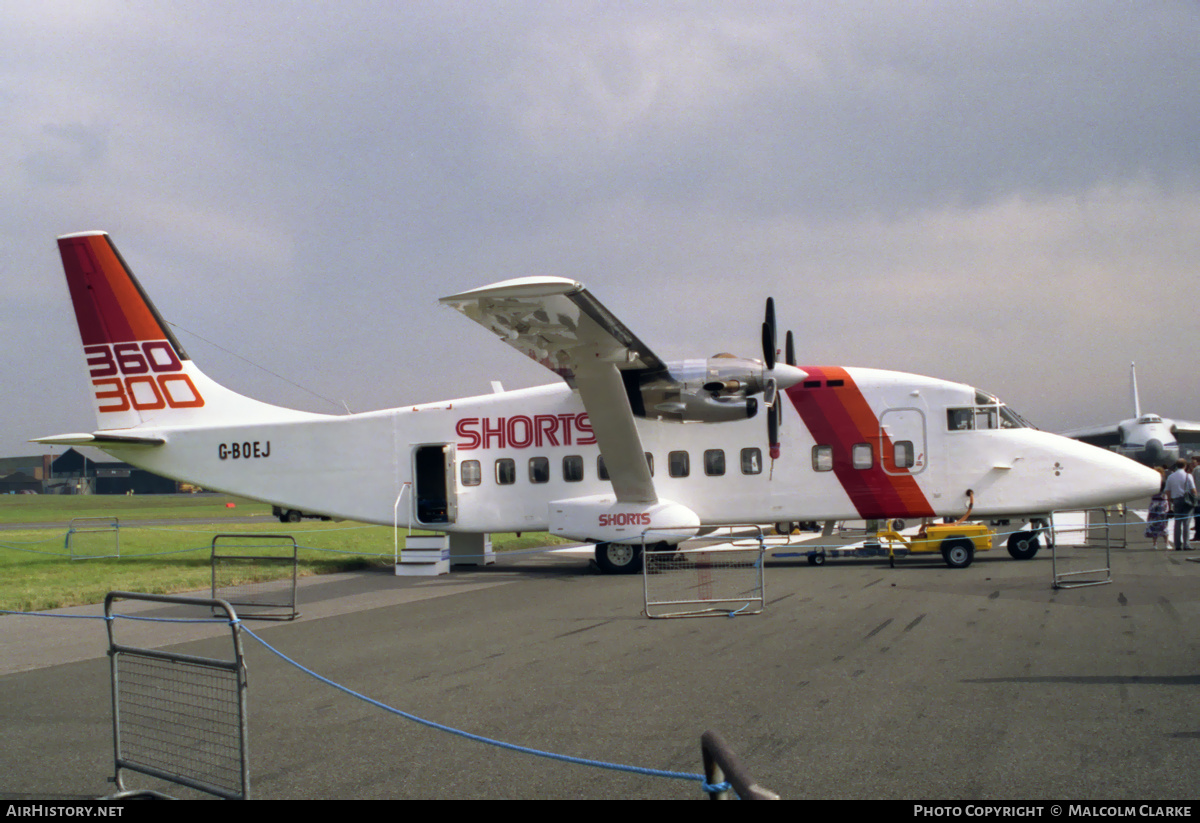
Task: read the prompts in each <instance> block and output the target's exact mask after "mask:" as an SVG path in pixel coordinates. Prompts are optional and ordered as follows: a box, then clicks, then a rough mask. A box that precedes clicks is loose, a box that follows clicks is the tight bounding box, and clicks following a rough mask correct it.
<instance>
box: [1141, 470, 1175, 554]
mask: <svg viewBox="0 0 1200 823" xmlns="http://www.w3.org/2000/svg"><path fill="white" fill-rule="evenodd" d="M1156 471H1157V472H1158V474H1159V477H1160V478H1161V482H1160V483H1159V485H1158V494H1156V495H1154V496H1153V497H1151V498H1150V511H1148V512H1147V513H1146V537H1149V538H1150V539H1152V540H1153V541H1154V548H1156V549H1157V548H1158V538H1160V537H1161V538H1162V539H1163V543H1164V544H1165V548H1166V549H1168V550H1170V548H1171V538H1169V537H1167V521H1169V520H1170V519H1171V515H1170V511H1171V501H1169V500H1168V499H1167V473H1166V472H1165V471H1164V470H1163V468H1162V466H1158V467H1157V468H1156Z"/></svg>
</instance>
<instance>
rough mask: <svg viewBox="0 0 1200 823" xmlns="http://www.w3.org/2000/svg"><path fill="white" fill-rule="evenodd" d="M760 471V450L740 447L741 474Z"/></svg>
mask: <svg viewBox="0 0 1200 823" xmlns="http://www.w3.org/2000/svg"><path fill="white" fill-rule="evenodd" d="M761 473H762V450H761V449H742V474H761Z"/></svg>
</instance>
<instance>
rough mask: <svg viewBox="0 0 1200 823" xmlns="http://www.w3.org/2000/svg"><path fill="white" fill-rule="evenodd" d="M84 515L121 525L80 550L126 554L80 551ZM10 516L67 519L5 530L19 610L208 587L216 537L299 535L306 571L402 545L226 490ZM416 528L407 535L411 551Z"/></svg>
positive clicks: (13, 507) (34, 498)
mask: <svg viewBox="0 0 1200 823" xmlns="http://www.w3.org/2000/svg"><path fill="white" fill-rule="evenodd" d="M227 504H233V506H232V507H229V506H228V505H227ZM82 517H116V518H118V519H119V521H120V529H119V532H118V533H117V534H116V535H114V534H113V533H111V532H108V533H94V534H85V533H82V532H76V533H75V534H73V535H72V542H73V544H74V549H75V553H76V554H77V555H78V554H80V553H87V554H96V555H100V554H112V553H114V551H115V549H116V541H117V540H119V544H120V557H119V558H115V557H88V558H86V559H75V560H73V559H72V558H71V552H69V551H68V549H67V545H66V543H67V540H66V538H67V533H68V530H69V528H70V523H71V520H72V519H74V518H82ZM245 517H256V518H258V519H259V520H258V521H256V522H252V523H243V522H230V523H229V524H228V525H225V524H222V523H220V522H214V523H212V524H204V525H179V524H172V525H157V524H155V525H151V524H147V523H145V522H139V521H147V520H168V521H169V520H186V519H197V518H206V519H212V520H214V521H220V520H225V519H232V518H245ZM0 523H3V524H21V523H29V524H35V523H37V524H42V523H54V524H61V527H59V526H55V527H51V528H28V529H21V528H15V529H11V530H9V529H6V530H3V531H0V609H7V610H11V611H40V610H44V609H55V608H62V607H65V606H76V605H81V604H85V603H99V602H101V601H103V599H104V595H105V594H107V593H108V592H109V591H137V592H147V593H152V594H170V593H172V592H182V591H198V590H201V589H205V588H207V587H208V586H210V585H211V581H212V577H211V563H210V547H211V545H212V539H213V536H214V535H216V534H246V535H253V534H260V535H261V534H289V535H293V536H294V537H295V539H296V543H297V545H298V546H299V547H300V552H299V557H300V571H299V573H300V574H301V575H312V574H329V573H332V572H339V571H350V570H353V569H361V568H366V567H368V566H371V565H379V566H390V565H391V563H392V559H393V557H394V546H395V542H394V541H395V537H394V535H393V531H392V529H391V528H388V527H386V526H369V525H366V524H362V523H354V522H349V521H347V522H342V523H335V522H325V521H317V520H305V521H303V522H301V523H288V524H283V523H280V522H279V521H278V520H277V519H276V518H274V517H272V516H271V507H270V506H268V505H266V504H263V503H256V502H253V501H249V500H243V499H241V498H235V497H227V496H223V495H187V496H174V495H145V496H141V497H126V496H118V495H80V496H59V495H3V496H0ZM406 533H407V531H406V530H401V532H400V535H399V542H400V547H401V548H403V547H404V535H405V534H406ZM557 542H561V541H559V540H558V539H557V538H553V537H551V536H549V535H547V534H546V533H544V532H542V533H535V534H529V533H525V534H522V536H521V537H519V538H518V537H517V536H516V535H512V534H496V535H492V546H493V548H494V549H495V550H496V551H498V552H499V551H514V550H520V549H528V548H536V547H539V546H545V545H549V544H553V543H557ZM253 574H254V575H255V576H253V577H247V578H245V579H239V580H237V581H233V582H252V581H256V580H259V579H264V577H263V575H269V574H270V572H267V571H265V570H262V569H260V570H258V571H256V572H253ZM287 574H290V569H289V570H288V571H287ZM277 576H283V575H282V574H278V573H277Z"/></svg>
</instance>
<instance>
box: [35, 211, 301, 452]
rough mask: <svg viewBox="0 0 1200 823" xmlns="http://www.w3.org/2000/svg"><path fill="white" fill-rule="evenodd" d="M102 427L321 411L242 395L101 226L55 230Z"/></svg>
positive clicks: (247, 420)
mask: <svg viewBox="0 0 1200 823" xmlns="http://www.w3.org/2000/svg"><path fill="white" fill-rule="evenodd" d="M58 247H59V252H60V253H61V255H62V261H63V269H64V271H65V273H66V277H67V288H68V290H69V291H70V293H71V302H72V304H73V305H74V307H75V318H76V320H77V321H78V323H79V337H80V339H81V341H82V343H83V352H84V357H85V358H86V360H87V367H88V376H89V382H90V385H91V391H92V396H93V402H94V404H95V411H96V420H97V424H98V427H99V429H100V430H101V431H109V430H113V429H133V428H138V427H158V426H165V427H171V426H190V425H208V424H213V423H217V424H220V423H230V422H235V421H236V422H239V423H251V422H256V421H258V420H264V421H265V420H279V419H281V417H282V418H283V419H294V418H297V417H305V418H308V417H319V416H322V415H313V414H309V413H307V412H297V411H292V410H290V409H282V408H279V407H277V406H271V405H269V404H266V403H261V402H259V401H257V400H252V399H250V398H248V397H244V396H242V395H240V394H237V393H236V392H233V391H230V390H229V389H226V388H224V387H223V386H221V385H219V384H217V383H215V382H214V381H212V380H211V379H209V378H208V377H206V376H205V375H204V374H203V373H202V372H201V371H200V370H199V369H197V368H196V366H195V364H193V363H192V361H191V359H190V358H189V357H188V355H187V353H186V352H185V351H184V349H183V346H181V345H180V343H179V341H178V340H177V339H176V337H175V335H174V333H173V332H172V331H171V329H170V327H169V326H168V325H167V323H166V322H165V321H164V320H163V318H162V316H161V315H160V314H159V313H158V310H157V309H156V308H155V307H154V304H153V303H152V302H151V301H150V298H149V297H147V296H146V293H145V291H144V290H143V289H142V287H141V285H140V284H139V283H138V281H137V279H136V278H135V277H134V276H133V273H132V272H131V271H130V270H129V266H128V265H127V264H126V263H125V260H124V258H122V257H121V254H120V252H118V251H117V248H116V246H115V245H113V242H112V240H111V239H110V238H109V236H108V233H107V232H83V233H79V234H67V235H63V236H62V237H59V238H58Z"/></svg>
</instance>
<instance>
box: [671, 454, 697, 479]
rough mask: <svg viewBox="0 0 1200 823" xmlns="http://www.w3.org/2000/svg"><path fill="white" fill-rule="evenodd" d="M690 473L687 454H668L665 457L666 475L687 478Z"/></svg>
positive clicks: (690, 468)
mask: <svg viewBox="0 0 1200 823" xmlns="http://www.w3.org/2000/svg"><path fill="white" fill-rule="evenodd" d="M691 472H692V465H691V460H690V459H689V458H688V453H687V452H670V453H669V454H668V455H667V473H668V474H670V475H671V476H672V477H687V476H688V475H689V474H691Z"/></svg>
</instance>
